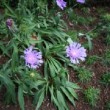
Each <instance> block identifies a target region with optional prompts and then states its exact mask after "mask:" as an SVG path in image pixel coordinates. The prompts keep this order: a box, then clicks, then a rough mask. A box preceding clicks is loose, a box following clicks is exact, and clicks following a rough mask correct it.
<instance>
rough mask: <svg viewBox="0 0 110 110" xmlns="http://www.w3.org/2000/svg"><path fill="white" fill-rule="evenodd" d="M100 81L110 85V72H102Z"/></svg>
mask: <svg viewBox="0 0 110 110" xmlns="http://www.w3.org/2000/svg"><path fill="white" fill-rule="evenodd" d="M101 83H102V84H104V85H105V86H108V85H110V73H109V72H106V73H103V75H102V76H101Z"/></svg>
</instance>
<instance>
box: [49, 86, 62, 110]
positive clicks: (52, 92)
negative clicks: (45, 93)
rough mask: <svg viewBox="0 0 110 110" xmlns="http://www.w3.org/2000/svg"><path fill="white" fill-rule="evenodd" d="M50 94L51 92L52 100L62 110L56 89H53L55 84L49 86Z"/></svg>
mask: <svg viewBox="0 0 110 110" xmlns="http://www.w3.org/2000/svg"><path fill="white" fill-rule="evenodd" d="M49 91H50V94H51V101H53V102H54V104H55V105H56V106H57V107H58V109H59V110H62V108H61V105H60V104H59V103H58V100H57V99H56V97H55V96H54V93H55V91H54V90H53V86H52V87H50V88H49Z"/></svg>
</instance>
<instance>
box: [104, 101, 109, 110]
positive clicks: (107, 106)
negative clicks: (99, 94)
mask: <svg viewBox="0 0 110 110" xmlns="http://www.w3.org/2000/svg"><path fill="white" fill-rule="evenodd" d="M105 110H110V101H108V102H106V105H105Z"/></svg>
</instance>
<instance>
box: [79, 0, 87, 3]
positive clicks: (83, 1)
mask: <svg viewBox="0 0 110 110" xmlns="http://www.w3.org/2000/svg"><path fill="white" fill-rule="evenodd" d="M77 2H79V3H85V0H77Z"/></svg>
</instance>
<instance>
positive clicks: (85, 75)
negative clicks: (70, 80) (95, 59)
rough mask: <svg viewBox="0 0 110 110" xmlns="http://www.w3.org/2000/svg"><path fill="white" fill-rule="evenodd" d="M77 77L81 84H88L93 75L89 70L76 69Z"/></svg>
mask: <svg viewBox="0 0 110 110" xmlns="http://www.w3.org/2000/svg"><path fill="white" fill-rule="evenodd" d="M76 71H77V74H78V75H77V76H78V79H79V80H80V81H81V82H88V81H90V80H91V78H92V76H93V74H92V73H91V72H90V70H87V69H86V68H84V67H83V68H81V67H80V68H78V69H77V70H76Z"/></svg>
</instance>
